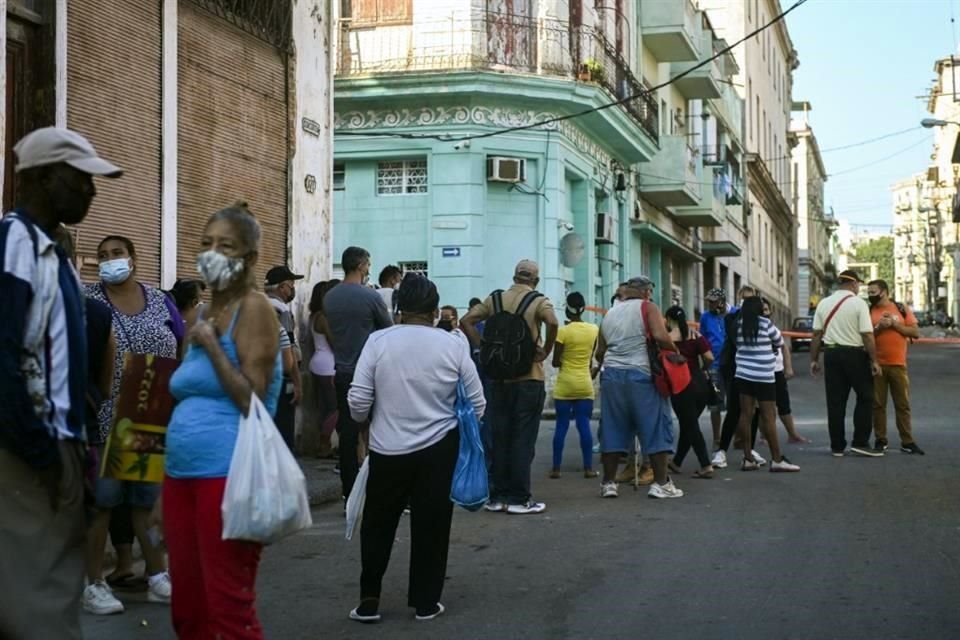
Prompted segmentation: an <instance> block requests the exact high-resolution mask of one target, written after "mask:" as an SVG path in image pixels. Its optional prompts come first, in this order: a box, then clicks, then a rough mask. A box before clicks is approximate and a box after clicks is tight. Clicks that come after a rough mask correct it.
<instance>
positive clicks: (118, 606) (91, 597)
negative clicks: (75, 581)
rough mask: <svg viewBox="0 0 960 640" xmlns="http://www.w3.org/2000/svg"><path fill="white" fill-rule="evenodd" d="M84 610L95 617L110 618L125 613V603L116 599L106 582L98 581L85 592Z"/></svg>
mask: <svg viewBox="0 0 960 640" xmlns="http://www.w3.org/2000/svg"><path fill="white" fill-rule="evenodd" d="M83 610H84V611H86V612H87V613H92V614H93V615H95V616H109V615H113V614H115V613H123V603H122V602H120V601H119V600H117V599H116V598H115V597H114V595H113V591H111V590H110V587H108V586H107V583H106V582H104V581H103V580H97V581H96V582H94V583H93V584H91V585H89V586H88V587H87V588H86V589H84V590H83Z"/></svg>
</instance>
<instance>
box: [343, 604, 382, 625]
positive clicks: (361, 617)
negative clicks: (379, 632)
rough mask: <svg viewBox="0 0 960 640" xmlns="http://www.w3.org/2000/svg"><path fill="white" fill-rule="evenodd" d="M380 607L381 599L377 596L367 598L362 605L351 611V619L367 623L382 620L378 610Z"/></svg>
mask: <svg viewBox="0 0 960 640" xmlns="http://www.w3.org/2000/svg"><path fill="white" fill-rule="evenodd" d="M379 607H380V601H379V600H378V599H376V598H367V599H365V600H364V601H363V602H361V603H360V606H359V607H357V608H356V609H354V610H353V611H351V612H350V619H351V620H355V621H357V622H363V623H365V624H372V623H374V622H380V620H381V616H380V613H379V612H378V611H377V609H379Z"/></svg>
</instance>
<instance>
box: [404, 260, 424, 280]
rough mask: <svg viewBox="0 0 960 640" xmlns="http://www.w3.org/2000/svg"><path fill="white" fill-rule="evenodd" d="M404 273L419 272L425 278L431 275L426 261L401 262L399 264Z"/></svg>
mask: <svg viewBox="0 0 960 640" xmlns="http://www.w3.org/2000/svg"><path fill="white" fill-rule="evenodd" d="M397 266H399V267H400V271H402V272H403V273H405V274H406V273H418V274H420V275H421V276H423V277H424V278H428V277H429V271H428V270H427V263H426V262H400V263H398V264H397Z"/></svg>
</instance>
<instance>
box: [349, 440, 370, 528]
mask: <svg viewBox="0 0 960 640" xmlns="http://www.w3.org/2000/svg"><path fill="white" fill-rule="evenodd" d="M369 477H370V456H367V457H366V458H364V459H363V464H362V465H360V471H359V472H358V473H357V479H356V480H354V482H353V489H350V497H349V498H347V540H352V539H353V534H354V533H356V530H357V526H358V525H359V524H360V520H362V519H363V505H364V503H366V501H367V478H369Z"/></svg>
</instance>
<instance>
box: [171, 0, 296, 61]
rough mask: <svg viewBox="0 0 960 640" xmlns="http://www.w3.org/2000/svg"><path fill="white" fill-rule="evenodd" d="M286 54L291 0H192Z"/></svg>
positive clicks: (289, 48) (291, 18) (290, 44)
mask: <svg viewBox="0 0 960 640" xmlns="http://www.w3.org/2000/svg"><path fill="white" fill-rule="evenodd" d="M190 1H191V2H193V3H194V4H196V5H197V6H198V7H200V8H202V9H205V10H207V11H209V12H210V13H213V14H214V15H216V16H219V17H221V18H223V19H224V20H226V21H227V22H229V23H230V24H232V25H233V26H235V27H238V28H239V29H242V30H243V31H246V32H247V33H249V34H250V35H253V36H256V37H257V38H260V39H261V40H263V41H265V42H268V43H270V44H271V45H273V46H274V47H276V48H277V49H279V50H280V51H282V52H283V53H290V51H291V50H292V45H293V43H292V35H291V30H292V21H293V17H292V16H293V11H292V6H291V2H290V0H190Z"/></svg>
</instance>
